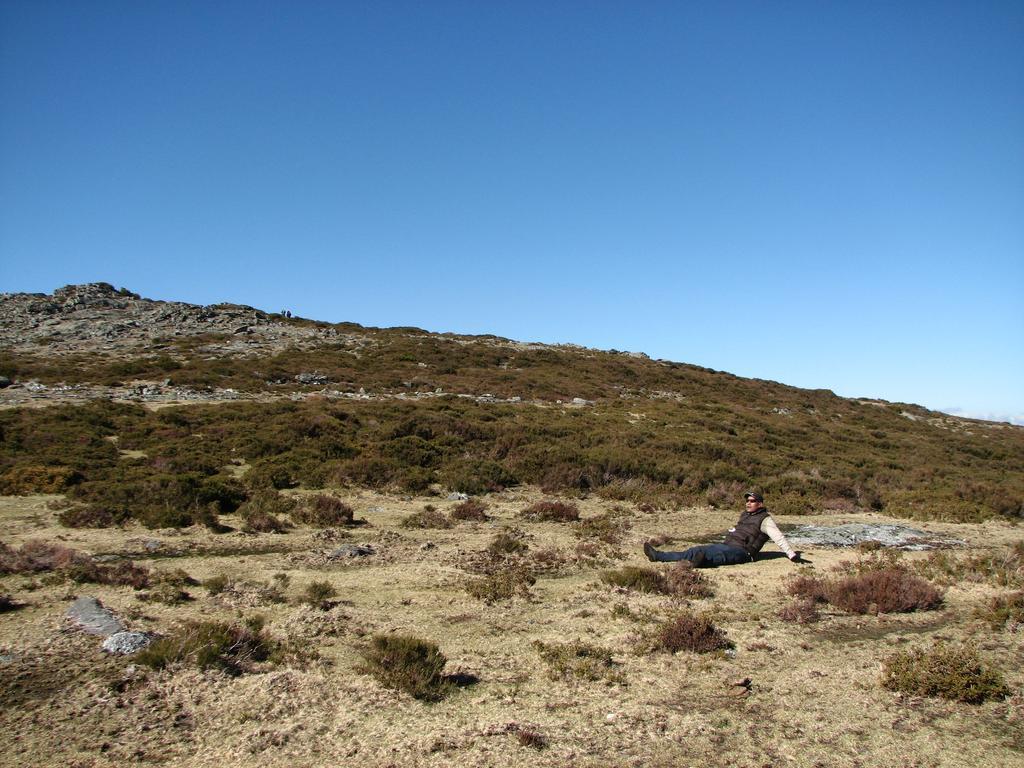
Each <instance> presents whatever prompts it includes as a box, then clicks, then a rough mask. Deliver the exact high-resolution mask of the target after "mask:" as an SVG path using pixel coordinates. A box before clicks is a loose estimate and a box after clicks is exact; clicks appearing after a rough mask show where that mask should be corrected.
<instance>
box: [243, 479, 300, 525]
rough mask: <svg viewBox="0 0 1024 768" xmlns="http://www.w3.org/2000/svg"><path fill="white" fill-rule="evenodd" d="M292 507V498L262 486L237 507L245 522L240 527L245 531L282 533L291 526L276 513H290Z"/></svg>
mask: <svg viewBox="0 0 1024 768" xmlns="http://www.w3.org/2000/svg"><path fill="white" fill-rule="evenodd" d="M294 509H295V500H294V499H291V498H288V497H287V496H282V495H281V494H280V493H278V492H277V491H276V490H273V489H271V488H263V489H260V490H258V491H256V492H254V493H253V494H252V496H251V497H250V498H249V500H248V501H247V502H245V503H244V504H243V505H242V506H240V507H239V508H238V514H240V515H241V516H242V520H243V521H244V523H245V524H244V526H243V528H242V529H243V530H244V531H246V532H247V533H284V532H285V531H287V530H288V529H289V528H291V527H292V526H291V523H289V522H288V521H287V520H282V519H281V518H279V517H278V515H287V514H290V513H291V512H292V511H293V510H294Z"/></svg>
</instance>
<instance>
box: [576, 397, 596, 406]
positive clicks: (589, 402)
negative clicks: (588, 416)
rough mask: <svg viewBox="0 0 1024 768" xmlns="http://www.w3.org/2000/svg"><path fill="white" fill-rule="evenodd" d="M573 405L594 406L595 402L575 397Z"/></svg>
mask: <svg viewBox="0 0 1024 768" xmlns="http://www.w3.org/2000/svg"><path fill="white" fill-rule="evenodd" d="M572 404H573V405H593V404H594V401H593V400H584V399H583V398H582V397H574V398H573V399H572Z"/></svg>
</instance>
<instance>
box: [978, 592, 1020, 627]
mask: <svg viewBox="0 0 1024 768" xmlns="http://www.w3.org/2000/svg"><path fill="white" fill-rule="evenodd" d="M975 615H976V616H978V617H979V618H981V619H984V620H985V621H987V622H988V623H989V625H990V626H991V627H992V629H1007V630H1009V631H1010V632H1015V631H1017V630H1018V629H1020V628H1021V627H1022V626H1024V590H1022V591H1017V592H1012V593H1010V594H1008V595H999V596H997V597H993V598H992V599H991V600H989V601H988V602H987V603H985V605H983V606H981V607H980V608H978V609H977V610H976V611H975Z"/></svg>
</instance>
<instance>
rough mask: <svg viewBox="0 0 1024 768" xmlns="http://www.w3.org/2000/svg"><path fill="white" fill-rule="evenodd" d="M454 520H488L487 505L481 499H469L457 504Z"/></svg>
mask: <svg viewBox="0 0 1024 768" xmlns="http://www.w3.org/2000/svg"><path fill="white" fill-rule="evenodd" d="M451 517H452V520H471V521H474V522H478V523H483V522H486V521H487V519H488V518H487V505H486V504H484V503H483V502H482V501H480V500H479V499H467V500H466V501H463V502H460V503H459V504H456V505H455V508H454V509H452V512H451Z"/></svg>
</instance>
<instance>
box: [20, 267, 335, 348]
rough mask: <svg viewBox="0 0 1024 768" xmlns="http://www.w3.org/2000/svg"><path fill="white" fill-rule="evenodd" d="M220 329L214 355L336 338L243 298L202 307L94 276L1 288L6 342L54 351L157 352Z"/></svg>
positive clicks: (322, 327) (329, 330)
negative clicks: (47, 286)
mask: <svg viewBox="0 0 1024 768" xmlns="http://www.w3.org/2000/svg"><path fill="white" fill-rule="evenodd" d="M203 334H216V335H217V336H218V337H220V338H219V340H218V343H217V344H216V345H215V346H214V347H213V348H212V349H211V350H210V351H211V353H212V354H220V355H237V354H251V353H253V352H260V351H263V352H265V351H273V350H275V349H283V348H285V347H289V346H299V347H311V346H316V345H318V344H320V343H322V342H324V341H328V340H337V338H338V335H339V334H338V331H337V330H335V329H334V328H333V327H330V326H327V325H325V324H314V323H301V322H288V319H287V318H285V317H283V316H282V315H275V314H270V313H267V312H264V311H262V310H259V309H256V308H254V307H250V306H245V305H241V304H213V305H209V306H200V305H197V304H186V303H184V302H180V301H154V300H152V299H145V298H142V297H141V296H139V294H137V293H133V292H131V291H129V290H127V289H125V288H121V289H120V290H118V289H115V288H114V286H112V285H110V284H109V283H87V284H84V285H67V286H64V287H63V288H58V289H57V290H55V291H54V292H53V295H47V294H43V293H2V294H0V348H3V349H7V350H12V351H15V352H21V353H38V352H39V349H40V347H45V348H46V351H47V354H49V355H67V354H69V353H78V352H89V353H101V354H121V353H137V352H146V351H153V350H154V349H160V348H161V347H162V346H163V345H165V344H166V343H167V342H168V341H170V340H173V339H175V338H181V337H187V336H199V335H203Z"/></svg>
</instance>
